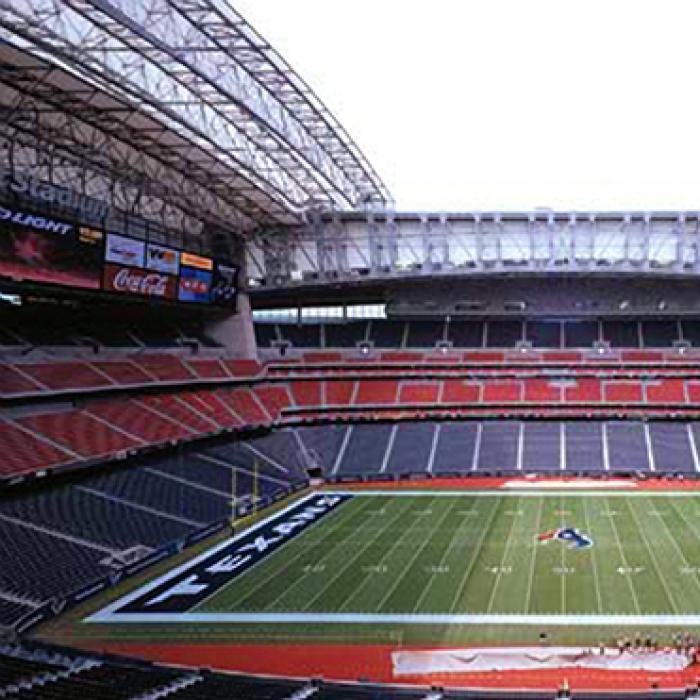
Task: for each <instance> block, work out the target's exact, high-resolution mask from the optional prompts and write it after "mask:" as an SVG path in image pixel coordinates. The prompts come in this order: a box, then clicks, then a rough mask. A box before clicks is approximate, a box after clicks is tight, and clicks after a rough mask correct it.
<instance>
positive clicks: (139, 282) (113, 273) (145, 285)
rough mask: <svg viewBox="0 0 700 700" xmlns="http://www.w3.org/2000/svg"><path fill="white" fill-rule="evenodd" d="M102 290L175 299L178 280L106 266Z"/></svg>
mask: <svg viewBox="0 0 700 700" xmlns="http://www.w3.org/2000/svg"><path fill="white" fill-rule="evenodd" d="M102 288H103V289H105V290H106V291H108V292H119V293H121V294H136V295H140V296H146V297H157V298H159V299H175V293H176V289H177V278H176V277H173V276H171V275H164V274H163V273H161V272H149V271H148V270H139V269H138V268H134V267H125V266H124V265H111V264H108V265H105V271H104V279H103V285H102Z"/></svg>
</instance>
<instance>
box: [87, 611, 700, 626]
mask: <svg viewBox="0 0 700 700" xmlns="http://www.w3.org/2000/svg"><path fill="white" fill-rule="evenodd" d="M85 621H86V622H89V623H105V622H117V623H126V624H143V623H149V622H156V623H159V624H177V625H181V624H183V623H206V624H260V623H262V624H277V623H279V624H306V625H308V624H329V625H338V624H342V625H367V624H369V625H377V624H386V625H392V624H396V625H507V626H511V625H551V626H555V625H562V626H567V627H571V626H573V625H576V626H590V625H593V626H596V627H603V626H605V627H625V626H644V625H649V626H657V627H683V628H685V627H698V626H700V615H594V614H591V615H557V614H543V615H520V614H518V613H515V614H498V615H484V614H479V613H474V614H471V613H467V614H452V613H421V614H408V613H310V612H302V613H288V612H274V613H220V612H217V613H121V614H117V615H114V614H113V613H107V612H105V613H97V614H95V615H92V616H91V617H89V618H87V619H86V620H85Z"/></svg>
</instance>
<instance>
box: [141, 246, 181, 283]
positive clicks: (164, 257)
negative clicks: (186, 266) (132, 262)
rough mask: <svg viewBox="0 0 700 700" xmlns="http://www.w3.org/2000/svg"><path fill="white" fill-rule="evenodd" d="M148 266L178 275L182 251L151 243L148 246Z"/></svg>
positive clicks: (158, 270) (151, 268)
mask: <svg viewBox="0 0 700 700" xmlns="http://www.w3.org/2000/svg"><path fill="white" fill-rule="evenodd" d="M146 267H147V268H148V269H149V270H155V271H156V272H165V273H166V274H168V275H176V274H177V273H178V271H179V269H180V251H179V250H175V249H174V248H167V247H166V246H162V245H156V244H155V243H149V244H148V246H147V247H146Z"/></svg>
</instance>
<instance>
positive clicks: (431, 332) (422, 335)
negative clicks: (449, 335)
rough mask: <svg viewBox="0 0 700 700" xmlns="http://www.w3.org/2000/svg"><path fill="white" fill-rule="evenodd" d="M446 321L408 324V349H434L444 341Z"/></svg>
mask: <svg viewBox="0 0 700 700" xmlns="http://www.w3.org/2000/svg"><path fill="white" fill-rule="evenodd" d="M444 333H445V323H444V321H421V322H418V323H416V322H412V323H409V324H408V336H407V337H406V347H407V348H434V347H435V344H436V343H437V342H438V341H439V340H443V339H444Z"/></svg>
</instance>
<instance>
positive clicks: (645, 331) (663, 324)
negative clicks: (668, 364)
mask: <svg viewBox="0 0 700 700" xmlns="http://www.w3.org/2000/svg"><path fill="white" fill-rule="evenodd" d="M641 323H642V341H643V342H644V347H645V348H670V347H672V346H673V344H674V342H677V341H678V340H680V338H679V327H678V323H676V321H642V322H641Z"/></svg>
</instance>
